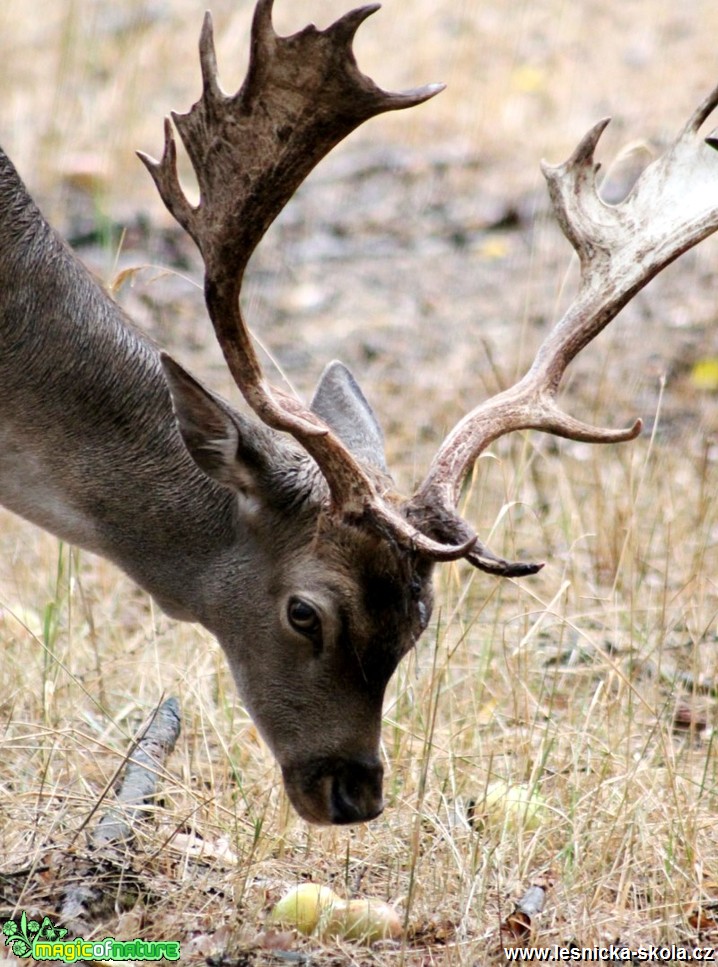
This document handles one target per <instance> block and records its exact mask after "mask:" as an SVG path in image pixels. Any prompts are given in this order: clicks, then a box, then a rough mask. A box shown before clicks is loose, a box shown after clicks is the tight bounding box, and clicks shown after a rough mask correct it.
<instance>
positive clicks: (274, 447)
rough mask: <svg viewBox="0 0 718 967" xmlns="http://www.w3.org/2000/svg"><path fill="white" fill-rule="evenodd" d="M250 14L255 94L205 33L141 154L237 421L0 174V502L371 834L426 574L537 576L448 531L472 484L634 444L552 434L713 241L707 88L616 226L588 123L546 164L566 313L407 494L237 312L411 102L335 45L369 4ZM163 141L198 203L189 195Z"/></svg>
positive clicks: (341, 416) (363, 409) (584, 433)
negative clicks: (193, 639)
mask: <svg viewBox="0 0 718 967" xmlns="http://www.w3.org/2000/svg"><path fill="white" fill-rule="evenodd" d="M272 6H273V2H272V0H259V2H258V3H257V5H256V8H255V13H254V19H253V23H252V28H251V50H250V61H249V67H248V71H247V75H246V78H245V80H244V82H243V84H242V86H241V87H240V89H239V90H238V92H237V93H235V94H233V95H229V94H226V93H225V92H224V91H223V90H222V88H221V86H220V83H219V80H218V68H217V61H216V55H215V47H214V40H213V27H212V20H211V17H210V15H209V14H207V15H206V17H205V20H204V23H203V27H202V31H201V36H200V41H199V60H200V67H201V76H202V93H201V96H200V98H199V99H198V100H197V102H196V103H195V104H194V105H193V106H192V107H191V108H190V110H189V111H188V112H187V113H184V114H179V113H172V115H171V119H167V120H166V121H165V130H164V148H163V151H162V154H161V157H160V159H159V160H155V159H153V158H152V157H150V156H149V155H147V154H143V153H139V157H140V159H141V160H142V161H143V163H144V165H145V166H146V168H147V169H148V171H149V173H150V175H151V176H152V178H153V179H154V182H155V184H156V187H157V189H158V191H159V194H160V196H161V199H162V201H163V202H164V204H165V205H166V207H167V209H168V210H169V212H170V213H171V214H172V215H173V216H174V218H175V219H176V221H177V222H178V223H179V225H180V226H181V227H182V229H183V230H184V231H185V232H187V233H188V234H189V236H191V238H192V239H193V240H194V242H195V243H196V245H197V247H198V249H199V252H200V254H201V256H202V260H203V265H204V297H205V303H206V309H207V314H208V315H209V318H210V321H211V323H212V327H213V329H214V331H215V334H216V338H217V339H218V341H219V344H220V346H221V348H222V351H223V354H224V357H225V359H226V363H227V366H228V368H229V371H230V373H231V375H232V377H233V379H234V381H235V382H236V384H237V386H238V387H239V390H240V391H241V394H242V397H243V398H244V401H245V403H246V409H241V410H240V409H239V408H238V407H235V406H231V405H230V404H229V403H228V402H226V401H225V400H224V399H223V398H221V397H220V396H219V395H217V394H216V393H214V392H213V391H212V390H211V389H209V388H207V387H205V386H203V385H202V384H201V383H200V382H199V381H198V380H197V379H195V378H194V377H193V376H192V375H191V374H190V373H189V372H187V371H186V370H185V369H184V368H183V367H182V366H180V364H179V363H178V362H176V361H175V360H174V359H172V358H171V357H170V356H169V355H167V354H166V353H164V352H163V351H162V350H161V348H160V347H158V346H157V345H155V344H154V343H153V342H152V341H151V340H150V339H149V337H148V336H146V335H144V334H143V333H142V332H141V331H140V330H139V329H137V328H136V327H135V326H134V325H133V324H132V322H131V321H130V320H129V319H128V318H127V317H126V315H125V314H124V312H123V311H122V309H120V308H119V307H118V305H117V304H116V303H115V302H114V301H113V300H112V298H111V297H110V295H109V294H108V293H107V292H106V291H105V289H104V288H103V286H102V285H101V284H100V283H99V282H98V281H96V280H95V278H94V277H93V276H92V275H91V274H90V273H89V271H88V270H87V269H86V268H85V267H84V266H83V264H82V263H81V262H80V260H79V258H78V257H77V256H76V255H75V254H74V253H73V252H72V251H71V250H70V248H69V247H68V246H67V245H66V243H65V242H64V241H63V240H62V239H61V238H60V236H59V235H58V234H57V233H56V232H55V231H54V230H53V229H52V228H51V227H50V226H49V224H48V223H47V222H46V221H45V219H44V218H43V216H42V214H41V213H40V211H39V209H38V207H37V206H36V204H35V202H34V201H33V200H32V199H31V197H30V195H29V194H28V192H27V189H26V188H25V186H24V184H23V182H22V181H21V179H20V176H19V175H18V173H17V172H16V170H15V168H14V167H13V165H12V163H11V162H10V160H9V159H8V158H7V156H6V155H5V154H4V153H1V152H0V292H1V293H2V295H1V297H0V386H1V387H2V393H1V394H0V503H2V504H3V505H4V506H5V507H6V508H8V509H9V510H10V511H12V512H14V513H16V514H18V515H20V516H22V517H24V518H26V519H27V520H29V521H31V522H33V523H34V524H36V525H39V526H40V527H42V528H45V529H46V530H48V531H50V532H52V533H53V534H55V535H57V536H58V537H59V538H61V539H62V540H63V541H66V542H69V543H70V544H73V545H77V546H79V547H82V548H85V549H87V550H88V551H90V552H93V553H95V554H98V555H101V556H103V557H105V558H107V559H109V560H110V561H112V562H114V563H115V564H116V565H118V566H119V568H121V569H122V570H123V571H124V572H126V574H128V575H129V576H130V578H131V579H133V580H134V581H135V582H136V583H137V584H138V585H139V586H140V587H141V588H143V589H145V590H146V591H147V592H148V593H149V594H150V595H151V596H152V597H153V598H154V599H155V601H156V602H157V603H158V604H159V606H160V607H161V608H162V609H164V611H165V612H166V613H167V614H168V615H170V616H171V617H174V618H177V619H179V620H184V621H191V622H198V623H200V624H201V625H203V626H204V627H205V628H207V629H208V630H209V631H210V632H211V633H212V634H213V635H214V636H215V637H216V638H217V640H218V641H219V643H220V645H221V647H222V649H223V651H224V653H225V655H226V658H227V661H228V663H229V667H230V669H231V672H232V675H233V678H234V680H235V682H236V686H237V689H238V692H239V695H240V697H241V699H242V701H243V703H244V704H245V706H246V708H247V710H248V712H249V714H250V715H251V717H252V718H253V720H254V722H255V724H256V726H257V728H258V731H259V732H260V734H261V735H262V736H263V738H264V740H265V741H266V743H267V744H268V746H269V749H270V750H271V752H272V754H273V756H274V757H275V759H276V761H277V763H278V765H279V768H280V770H281V774H282V780H283V784H284V788H285V790H286V793H287V795H288V798H289V800H290V801H291V803H292V805H293V806H294V808H295V809H296V811H297V812H298V814H299V815H300V816H301V817H302V818H303V819H305V820H307V821H309V822H312V823H317V824H347V823H357V822H364V821H368V820H371V819H373V818H375V817H377V816H378V815H379V814H380V813H381V812H382V810H383V808H384V802H383V792H382V780H383V763H382V760H381V756H380V734H381V720H382V703H383V698H384V693H385V689H386V686H387V683H388V682H389V679H390V678H391V676H392V674H393V673H394V671H395V670H396V668H397V666H398V664H399V662H400V661H401V659H402V658H403V657H404V656H405V655H406V654H407V653H408V652H410V651H411V649H412V648H414V646H415V645H416V643H417V641H418V640H419V638H420V636H421V634H422V632H423V631H424V630H425V629H426V627H427V625H428V624H429V621H430V617H431V614H432V602H433V591H432V580H433V574H434V571H435V568H436V566H437V565H439V564H441V563H443V562H451V561H461V560H463V561H466V562H467V563H468V564H469V565H471V566H473V567H475V568H478V569H479V570H482V571H484V572H487V573H489V574H493V575H498V576H504V577H523V576H528V575H531V574H534V573H536V571H538V570H539V568H540V567H542V566H543V565H541V564H532V563H524V562H515V561H509V560H506V559H504V558H502V557H501V556H499V555H498V554H496V553H494V552H492V551H491V549H490V548H489V547H487V546H486V545H485V544H484V543H482V541H481V540H480V539H479V536H478V535H477V533H476V532H475V530H474V528H473V527H472V526H471V524H470V523H468V522H467V521H465V520H464V519H463V518H462V516H461V514H460V512H459V510H458V506H459V500H460V494H461V488H462V484H463V482H464V480H465V478H466V476H467V474H468V473H469V472H470V471H471V468H472V467H473V465H474V463H475V461H476V460H477V458H478V457H479V455H480V454H481V453H482V452H483V451H484V450H485V449H486V448H487V447H488V446H489V445H490V444H491V443H492V442H493V441H495V440H497V439H498V438H499V437H501V436H503V435H505V434H508V433H512V432H514V431H518V430H527V429H533V430H539V431H542V432H544V433H548V434H553V435H556V436H559V437H564V438H568V439H570V440H580V441H588V442H590V443H597V444H598V443H603V444H613V443H618V442H621V441H627V440H631V439H633V438H634V437H636V435H637V434H638V433H639V432H640V429H641V421H640V420H637V421H636V422H634V423H633V425H631V426H629V427H627V428H617V429H615V428H601V427H595V426H591V425H589V424H587V423H584V422H582V421H581V420H580V419H578V418H576V417H574V416H571V415H569V414H568V413H566V412H564V411H563V410H562V409H561V407H560V406H559V403H558V401H557V399H558V391H559V387H560V384H561V382H562V379H563V376H564V373H565V370H566V368H567V366H568V365H569V363H570V362H571V360H572V359H574V358H575V356H576V355H577V354H578V353H579V352H580V351H581V350H582V349H584V348H585V347H586V346H587V345H588V344H589V343H590V342H591V340H593V339H594V337H595V336H597V335H598V333H599V332H601V331H602V330H603V329H604V327H605V326H606V325H608V323H609V322H611V320H612V319H613V318H615V316H616V315H617V314H618V313H619V311H620V310H621V309H622V308H623V307H624V306H625V305H626V304H627V303H628V302H629V301H630V300H631V299H632V298H633V296H634V295H635V294H636V293H637V292H638V291H639V289H641V288H642V287H643V286H644V285H646V283H647V282H648V281H649V280H650V279H651V278H652V277H653V276H655V275H656V274H657V273H658V272H660V271H661V270H662V269H663V268H664V267H665V266H666V265H668V264H669V263H670V262H672V261H673V260H674V259H676V258H677V257H678V256H679V255H681V254H682V253H683V252H685V251H686V250H688V249H689V248H691V247H692V246H694V245H696V244H697V243H698V242H700V241H701V240H702V239H704V238H705V237H706V236H708V235H710V234H711V233H712V232H713V231H715V229H716V227H718V154H716V151H715V148H716V147H717V146H718V138H717V137H711V136H708V137H706V138H703V137H701V136H700V134H699V129H700V128H701V127H702V125H703V124H704V122H705V121H706V120H707V118H708V117H709V115H710V114H711V112H712V111H713V110H714V108H715V107H716V105H717V104H718V88H716V89H715V90H713V92H712V93H711V94H710V95H709V96H708V97H707V98H706V99H705V100H704V101H703V103H702V104H701V105H700V106H699V107H698V108H697V109H696V111H695V112H694V113H693V115H692V116H691V118H690V119H689V121H688V123H687V124H686V125H685V127H684V128H683V130H682V131H681V133H680V134H679V135H678V137H677V138H676V139H675V140H674V141H673V143H672V144H671V145H670V146H669V148H668V149H667V150H666V151H665V153H664V154H663V155H661V156H660V157H658V158H657V159H656V160H654V161H653V162H652V163H651V164H650V165H649V166H648V167H647V168H646V169H645V170H644V172H643V173H642V175H641V176H640V178H639V179H638V181H637V182H636V184H635V185H634V187H633V189H632V191H631V192H630V194H629V195H628V197H627V198H625V199H624V200H623V201H622V202H621V203H620V204H617V205H609V204H607V203H606V202H604V201H603V200H602V199H601V196H600V193H599V187H598V181H597V170H598V165H597V164H596V162H595V160H594V155H595V150H596V147H597V145H598V142H599V138H600V137H601V134H602V132H603V130H604V128H605V127H606V124H607V123H608V121H607V120H602V121H600V122H599V123H598V124H596V125H595V126H594V127H593V128H592V129H591V130H590V131H589V132H588V134H586V136H585V137H584V138H583V139H582V140H581V142H580V143H579V145H578V147H577V148H576V149H575V151H574V152H573V154H572V155H571V156H570V158H569V159H568V160H567V161H566V162H565V163H563V164H560V165H555V166H552V165H548V164H546V163H544V164H543V173H544V175H545V177H546V180H547V184H548V191H549V195H550V200H551V204H552V206H553V210H554V212H555V215H556V217H557V218H558V221H559V223H560V226H561V228H562V230H563V233H564V234H565V236H566V237H567V239H568V240H569V241H570V242H571V244H572V246H573V248H574V250H575V252H576V253H577V255H578V258H579V262H580V269H581V277H580V283H579V286H578V289H577V293H576V295H575V297H574V299H573V302H572V303H571V305H570V306H569V308H568V309H567V311H566V312H565V314H564V315H563V317H562V318H561V319H560V320H559V321H558V323H557V324H556V325H555V326H554V328H553V329H552V330H551V331H550V332H549V334H548V335H547V336H546V338H545V340H544V342H543V344H542V345H541V346H540V348H539V350H538V352H537V354H536V356H535V359H534V361H533V363H532V364H531V366H530V367H529V369H528V370H527V372H526V373H525V375H524V376H523V377H522V378H521V379H519V380H518V381H517V382H516V383H515V384H514V385H513V386H511V387H510V388H508V389H506V390H504V391H502V392H499V393H497V394H496V395H494V396H492V397H490V398H489V399H487V400H484V401H483V402H478V403H477V405H476V407H475V408H474V409H473V410H471V411H470V412H469V413H467V414H466V415H465V416H463V418H462V419H460V420H459V422H458V423H457V424H456V426H454V427H453V429H451V431H450V432H449V433H448V435H447V436H446V438H445V439H444V440H443V442H442V443H441V444H440V446H439V447H438V450H437V452H436V454H435V456H434V457H433V459H432V461H431V464H430V466H429V468H428V471H427V473H426V476H425V477H424V479H423V481H422V482H421V483H420V485H419V486H418V488H417V489H416V490H415V492H414V493H413V494H411V495H409V496H405V495H402V494H401V493H399V492H398V491H397V489H396V486H395V484H394V483H393V480H392V477H391V475H390V473H389V470H388V467H387V465H386V459H385V454H384V442H383V434H382V430H381V428H380V423H379V421H378V419H377V417H376V415H375V414H374V411H373V410H372V408H371V406H370V405H369V403H368V402H367V400H366V398H365V396H364V394H363V393H362V390H361V389H360V387H359V385H358V383H357V382H356V380H355V378H354V376H353V375H352V374H351V372H350V371H349V370H348V369H347V368H346V367H344V366H343V365H342V364H341V363H339V362H336V361H335V362H331V363H329V365H328V366H327V367H326V369H325V370H324V372H323V374H322V376H321V378H320V380H319V383H318V385H317V388H316V391H315V393H314V396H313V398H312V400H311V402H310V403H309V404H306V403H305V402H303V401H301V400H300V399H298V398H297V397H296V396H294V395H292V394H291V393H289V392H287V391H285V390H283V389H281V388H279V387H277V386H275V385H272V384H271V383H270V382H269V380H268V379H267V377H266V376H265V374H264V372H263V369H262V366H261V365H260V362H259V360H258V356H257V353H256V351H255V347H254V341H253V337H252V334H251V332H250V329H249V327H248V325H247V322H246V320H245V317H244V315H243V311H242V306H241V289H242V281H243V277H244V274H245V269H246V266H247V262H248V260H249V258H250V256H251V254H252V252H253V251H254V249H255V248H256V246H257V245H258V243H259V242H260V240H261V238H262V236H263V235H264V233H265V231H266V230H267V228H268V226H269V225H270V224H271V222H272V221H273V219H274V218H275V217H276V216H277V214H278V213H279V212H280V211H281V210H282V208H283V207H284V206H285V205H286V204H287V203H288V202H289V200H290V198H291V196H292V195H293V193H294V192H295V190H296V189H297V187H298V186H299V185H300V184H301V182H302V181H303V180H304V179H305V177H306V176H307V175H308V173H309V172H310V171H311V170H312V169H313V168H314V166H315V165H316V164H317V163H318V162H319V161H320V160H321V159H322V158H323V157H324V156H325V155H326V154H327V153H328V152H329V151H330V150H331V149H332V148H333V147H334V146H335V145H336V144H337V143H338V142H340V141H341V140H342V139H343V138H345V137H346V136H347V135H348V134H349V133H350V132H351V131H353V130H354V129H356V128H357V127H358V126H359V125H361V124H362V123H364V122H365V121H367V120H368V119H369V118H371V117H373V116H375V115H378V114H381V113H383V112H387V111H394V110H399V109H404V108H409V107H414V106H416V105H419V104H421V103H422V102H425V101H427V100H428V99H429V98H432V97H434V96H435V95H436V94H438V93H439V92H440V91H441V90H442V89H443V85H441V84H432V85H428V86H425V87H420V88H416V89H413V90H409V91H406V92H404V93H390V92H387V91H384V90H383V89H381V88H380V87H378V86H377V85H376V84H375V83H374V82H373V81H372V80H371V79H370V78H368V77H366V76H365V75H364V74H362V73H361V71H360V70H359V68H358V66H357V63H356V60H355V57H354V54H353V49H352V43H353V39H354V36H355V34H356V31H357V30H358V28H359V26H360V25H361V24H362V23H363V21H364V20H366V18H367V17H369V15H370V14H373V13H374V12H375V11H376V10H377V9H378V5H376V4H372V5H369V6H364V7H361V8H358V9H355V10H353V11H351V12H349V13H347V14H345V15H344V16H342V17H340V18H339V19H338V20H337V21H336V22H334V23H333V24H331V25H330V26H329V27H327V28H326V29H323V30H319V29H317V28H316V27H315V26H313V25H310V26H307V27H306V28H305V29H303V30H301V31H299V32H297V33H295V34H292V35H290V36H280V35H278V34H277V33H276V31H275V29H274V27H273V24H272ZM175 131H176V132H177V133H178V134H179V138H180V140H181V143H182V145H183V146H184V149H185V151H186V153H187V155H188V156H189V160H190V162H191V164H192V167H193V169H194V171H195V174H196V177H197V182H198V185H199V201H198V202H197V203H196V204H191V203H190V202H189V201H188V199H187V197H186V195H185V193H184V191H183V189H182V187H181V185H180V181H179V176H178V168H177V143H176V140H175Z"/></svg>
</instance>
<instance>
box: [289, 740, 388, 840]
mask: <svg viewBox="0 0 718 967" xmlns="http://www.w3.org/2000/svg"><path fill="white" fill-rule="evenodd" d="M282 775H283V778H284V786H285V788H286V790H287V794H288V796H289V798H290V800H291V802H292V805H293V806H294V808H295V809H296V810H297V812H298V813H299V815H300V816H301V817H302V819H306V820H307V822H310V823H318V824H321V825H337V826H344V825H347V824H349V823H365V822H368V821H369V820H370V819H376V817H377V816H378V815H379V814H380V813H381V812H382V811H383V809H384V799H383V796H382V780H383V777H384V769H383V766H382V764H381V763H380V762H379V760H378V758H376V757H375V756H368V757H365V758H357V759H343V758H342V759H321V760H313V761H311V762H304V763H300V764H297V765H290V766H285V767H283V768H282Z"/></svg>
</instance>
